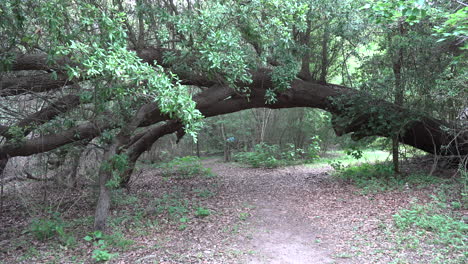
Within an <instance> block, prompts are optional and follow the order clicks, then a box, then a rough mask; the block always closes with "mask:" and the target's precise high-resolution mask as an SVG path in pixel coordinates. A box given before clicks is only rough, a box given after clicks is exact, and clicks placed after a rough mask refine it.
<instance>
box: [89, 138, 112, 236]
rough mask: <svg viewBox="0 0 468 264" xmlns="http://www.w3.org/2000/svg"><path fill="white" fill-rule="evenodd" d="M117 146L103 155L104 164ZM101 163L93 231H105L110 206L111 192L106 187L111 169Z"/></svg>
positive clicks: (110, 175) (110, 148) (110, 176)
mask: <svg viewBox="0 0 468 264" xmlns="http://www.w3.org/2000/svg"><path fill="white" fill-rule="evenodd" d="M117 146H118V144H116V143H113V144H112V145H111V146H109V149H108V150H107V151H106V153H105V154H104V162H109V161H110V159H111V158H112V157H113V156H114V155H115V154H116V153H117V152H116V150H117ZM104 165H106V164H105V163H103V164H102V165H101V168H100V169H99V198H98V202H97V204H96V211H95V214H94V230H99V231H104V230H105V229H106V222H107V215H108V214H109V209H110V204H111V191H110V189H109V187H108V186H107V183H108V181H109V180H110V179H111V178H112V168H111V167H110V166H104Z"/></svg>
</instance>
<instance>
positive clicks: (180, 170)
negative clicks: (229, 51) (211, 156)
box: [156, 156, 215, 179]
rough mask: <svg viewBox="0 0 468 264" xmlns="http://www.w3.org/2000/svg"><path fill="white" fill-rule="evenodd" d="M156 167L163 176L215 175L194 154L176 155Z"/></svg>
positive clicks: (185, 177) (181, 177)
mask: <svg viewBox="0 0 468 264" xmlns="http://www.w3.org/2000/svg"><path fill="white" fill-rule="evenodd" d="M156 167H157V168H160V169H161V174H162V176H163V177H175V178H178V179H190V178H193V177H195V176H205V177H214V176H215V175H214V174H213V172H212V171H211V168H205V167H203V165H202V163H201V160H200V158H198V157H195V156H185V157H178V158H175V159H173V160H171V161H169V162H166V163H162V164H160V165H158V166H156Z"/></svg>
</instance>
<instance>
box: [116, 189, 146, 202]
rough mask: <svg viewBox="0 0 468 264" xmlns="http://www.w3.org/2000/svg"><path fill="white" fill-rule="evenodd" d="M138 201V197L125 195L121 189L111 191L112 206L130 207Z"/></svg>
mask: <svg viewBox="0 0 468 264" xmlns="http://www.w3.org/2000/svg"><path fill="white" fill-rule="evenodd" d="M139 201H140V199H139V198H138V197H136V196H134V195H130V194H127V193H125V191H124V190H123V189H117V190H113V191H112V204H114V205H117V206H120V205H132V204H135V203H137V202H139Z"/></svg>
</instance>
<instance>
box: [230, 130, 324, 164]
mask: <svg viewBox="0 0 468 264" xmlns="http://www.w3.org/2000/svg"><path fill="white" fill-rule="evenodd" d="M319 142H320V141H319V139H318V138H317V137H313V142H312V143H311V144H310V145H309V147H308V148H307V149H306V150H304V149H301V148H296V147H295V146H294V144H288V145H287V146H286V149H285V150H283V151H281V150H280V148H279V146H278V145H268V144H266V143H260V144H257V145H255V147H254V151H252V152H239V153H236V154H235V155H234V160H236V161H238V162H241V163H245V164H248V165H250V166H252V167H255V168H259V167H262V168H276V167H280V166H285V165H288V164H294V163H297V162H298V161H301V160H310V159H313V158H317V157H318V152H319V151H320V144H319Z"/></svg>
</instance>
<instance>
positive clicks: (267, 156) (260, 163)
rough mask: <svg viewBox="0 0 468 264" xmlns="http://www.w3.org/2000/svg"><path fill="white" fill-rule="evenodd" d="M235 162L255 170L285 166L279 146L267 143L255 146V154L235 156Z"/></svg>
mask: <svg viewBox="0 0 468 264" xmlns="http://www.w3.org/2000/svg"><path fill="white" fill-rule="evenodd" d="M234 160H235V161H238V162H241V163H244V164H248V165H250V166H252V167H254V168H276V167H279V166H281V165H283V164H284V163H283V162H281V153H280V151H279V146H278V145H268V144H266V143H260V144H257V145H255V147H254V151H253V152H240V153H237V154H235V155H234Z"/></svg>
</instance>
